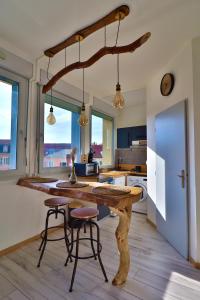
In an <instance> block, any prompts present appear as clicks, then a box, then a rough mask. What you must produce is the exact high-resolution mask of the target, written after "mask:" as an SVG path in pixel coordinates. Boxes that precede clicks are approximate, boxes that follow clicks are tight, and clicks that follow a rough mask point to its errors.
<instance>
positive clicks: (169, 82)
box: [160, 73, 174, 96]
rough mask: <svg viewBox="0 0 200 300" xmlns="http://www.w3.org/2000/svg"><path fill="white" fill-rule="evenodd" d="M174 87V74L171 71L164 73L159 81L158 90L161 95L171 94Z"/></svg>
mask: <svg viewBox="0 0 200 300" xmlns="http://www.w3.org/2000/svg"><path fill="white" fill-rule="evenodd" d="M173 87H174V75H173V74H171V73H166V74H165V75H164V76H163V78H162V80H161V83H160V92H161V94H162V95H163V96H168V95H170V94H171V92H172V90H173Z"/></svg>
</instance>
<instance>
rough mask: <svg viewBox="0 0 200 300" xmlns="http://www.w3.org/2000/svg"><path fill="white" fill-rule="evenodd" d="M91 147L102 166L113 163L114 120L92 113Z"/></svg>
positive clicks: (95, 112) (101, 114)
mask: <svg viewBox="0 0 200 300" xmlns="http://www.w3.org/2000/svg"><path fill="white" fill-rule="evenodd" d="M91 146H92V149H93V151H94V159H95V160H96V161H98V162H99V164H100V165H104V166H105V165H112V163H113V118H112V117H110V116H107V115H105V114H103V113H100V112H97V111H92V126H91Z"/></svg>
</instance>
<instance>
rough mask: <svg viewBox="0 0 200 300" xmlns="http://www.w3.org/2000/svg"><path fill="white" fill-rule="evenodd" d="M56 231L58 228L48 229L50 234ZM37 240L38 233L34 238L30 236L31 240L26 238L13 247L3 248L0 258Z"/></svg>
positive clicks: (38, 237) (0, 251)
mask: <svg viewBox="0 0 200 300" xmlns="http://www.w3.org/2000/svg"><path fill="white" fill-rule="evenodd" d="M63 225H64V224H63V223H62V224H60V225H58V226H61V227H62V226H63ZM58 229H59V228H52V229H50V230H49V231H50V232H54V231H56V230H58ZM38 239H40V233H39V234H36V235H34V236H32V237H31V238H28V239H26V240H24V241H22V242H19V243H17V244H15V245H13V246H10V247H8V248H5V249H3V250H0V256H3V255H7V254H9V253H11V252H14V251H16V250H17V249H19V248H21V247H23V246H26V245H27V244H29V243H31V242H34V241H36V240H38Z"/></svg>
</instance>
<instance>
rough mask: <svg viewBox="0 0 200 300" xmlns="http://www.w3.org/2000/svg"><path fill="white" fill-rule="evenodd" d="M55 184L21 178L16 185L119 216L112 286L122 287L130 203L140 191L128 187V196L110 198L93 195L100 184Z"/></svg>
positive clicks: (125, 273)
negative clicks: (105, 208) (117, 260)
mask: <svg viewBox="0 0 200 300" xmlns="http://www.w3.org/2000/svg"><path fill="white" fill-rule="evenodd" d="M57 183H58V181H57V182H53V183H33V182H30V181H27V178H21V179H19V181H18V183H17V184H18V185H20V186H24V187H27V188H31V189H34V190H38V191H41V192H45V193H47V194H50V195H54V196H64V197H70V198H76V199H77V198H78V199H80V200H85V201H89V202H93V203H97V204H102V205H106V206H108V207H110V208H111V209H112V211H114V212H115V213H116V214H117V215H118V216H119V224H118V226H117V229H116V232H115V236H116V239H117V245H118V250H119V253H120V263H119V268H118V272H117V274H116V275H115V277H114V279H113V281H112V284H113V285H122V284H123V283H125V282H126V279H127V276H128V272H129V267H130V254H129V246H128V232H129V227H130V221H131V214H132V203H134V202H137V201H138V200H139V199H140V198H141V193H142V189H141V188H137V187H129V188H130V189H131V193H130V194H126V195H123V196H122V195H121V196H113V195H112V196H110V195H100V194H95V193H94V192H93V191H92V189H93V188H94V187H96V186H100V185H104V184H102V183H97V182H87V183H88V184H89V185H88V186H87V187H84V188H65V189H63V188H58V187H56V184H57ZM84 183H85V182H84ZM111 188H112V186H111Z"/></svg>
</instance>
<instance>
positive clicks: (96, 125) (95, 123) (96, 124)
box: [92, 116, 103, 144]
mask: <svg viewBox="0 0 200 300" xmlns="http://www.w3.org/2000/svg"><path fill="white" fill-rule="evenodd" d="M94 142H95V143H96V144H102V142H103V119H102V118H99V117H96V116H92V143H94Z"/></svg>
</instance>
